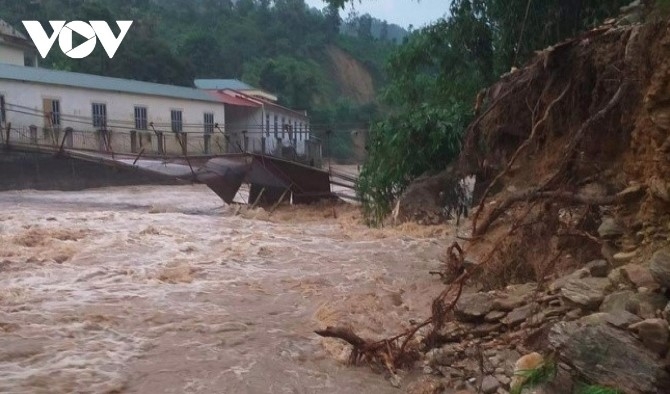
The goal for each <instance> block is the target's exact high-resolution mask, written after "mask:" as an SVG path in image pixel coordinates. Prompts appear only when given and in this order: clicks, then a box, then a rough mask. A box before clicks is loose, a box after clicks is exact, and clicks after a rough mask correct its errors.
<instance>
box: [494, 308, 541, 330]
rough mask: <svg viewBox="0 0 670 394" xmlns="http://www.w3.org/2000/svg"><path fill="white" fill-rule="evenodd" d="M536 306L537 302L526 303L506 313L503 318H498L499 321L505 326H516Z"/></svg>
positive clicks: (528, 315)
mask: <svg viewBox="0 0 670 394" xmlns="http://www.w3.org/2000/svg"><path fill="white" fill-rule="evenodd" d="M536 307H537V304H528V305H524V306H521V307H518V308H516V309H514V310H513V311H512V312H510V313H508V314H507V316H505V317H504V318H503V319H500V322H501V323H503V324H504V325H506V326H516V325H518V324H521V323H522V322H524V321H525V320H526V319H527V318H528V317H530V315H531V314H532V313H533V310H534V309H535V308H536Z"/></svg>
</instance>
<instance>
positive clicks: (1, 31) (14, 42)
mask: <svg viewBox="0 0 670 394" xmlns="http://www.w3.org/2000/svg"><path fill="white" fill-rule="evenodd" d="M0 63H5V64H13V65H16V66H32V67H37V48H35V45H33V43H32V42H31V41H30V40H28V39H27V38H26V36H24V35H23V34H21V33H20V32H19V31H17V30H16V29H14V28H13V27H12V26H10V25H9V24H8V23H7V22H5V21H3V20H2V19H0Z"/></svg>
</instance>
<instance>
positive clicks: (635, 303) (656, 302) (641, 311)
mask: <svg viewBox="0 0 670 394" xmlns="http://www.w3.org/2000/svg"><path fill="white" fill-rule="evenodd" d="M667 304H668V299H667V298H665V296H664V295H663V294H660V293H636V294H633V295H632V296H631V297H630V298H629V299H628V301H627V302H626V310H627V311H628V312H630V313H634V314H636V315H638V316H640V317H641V318H643V319H651V318H654V317H656V315H657V312H662V311H663V309H665V306H666V305H667Z"/></svg>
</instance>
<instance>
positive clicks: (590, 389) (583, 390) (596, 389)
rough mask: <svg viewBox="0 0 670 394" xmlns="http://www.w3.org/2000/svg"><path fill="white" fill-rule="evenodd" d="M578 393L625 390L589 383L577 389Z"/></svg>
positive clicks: (617, 393) (605, 393)
mask: <svg viewBox="0 0 670 394" xmlns="http://www.w3.org/2000/svg"><path fill="white" fill-rule="evenodd" d="M577 393H578V394H623V391H621V390H618V389H612V388H609V387H603V386H597V385H588V386H583V387H582V388H580V389H579V390H578V391H577Z"/></svg>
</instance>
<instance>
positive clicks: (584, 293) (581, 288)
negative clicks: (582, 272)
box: [561, 278, 612, 310]
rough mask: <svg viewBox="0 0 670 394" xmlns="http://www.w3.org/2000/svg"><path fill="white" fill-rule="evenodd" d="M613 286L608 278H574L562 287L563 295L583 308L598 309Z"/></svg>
mask: <svg viewBox="0 0 670 394" xmlns="http://www.w3.org/2000/svg"><path fill="white" fill-rule="evenodd" d="M611 287H612V284H611V283H610V281H609V280H608V279H607V278H572V279H571V280H569V281H567V283H566V284H565V285H564V286H563V288H562V289H561V295H562V296H563V298H564V299H566V300H567V301H569V302H570V303H572V304H574V305H577V306H579V307H580V308H582V309H587V310H597V309H598V307H599V306H600V304H601V303H602V302H603V300H604V299H605V294H606V293H607V291H608V290H609V289H610V288H611Z"/></svg>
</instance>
